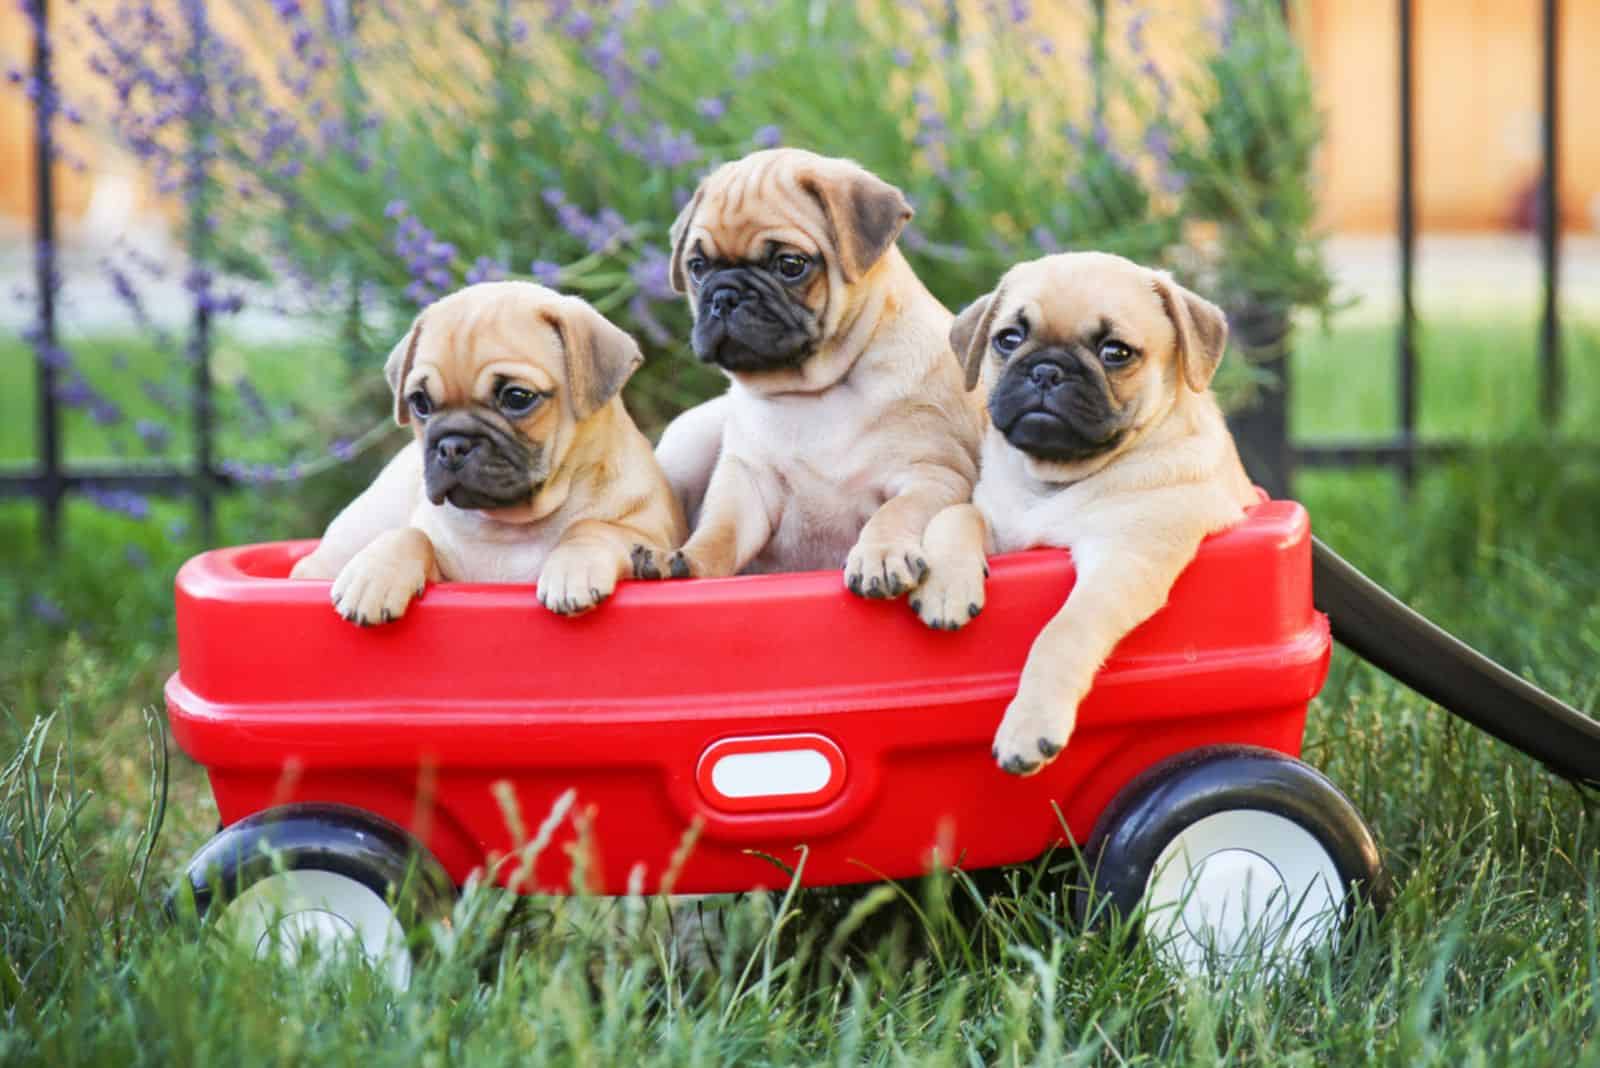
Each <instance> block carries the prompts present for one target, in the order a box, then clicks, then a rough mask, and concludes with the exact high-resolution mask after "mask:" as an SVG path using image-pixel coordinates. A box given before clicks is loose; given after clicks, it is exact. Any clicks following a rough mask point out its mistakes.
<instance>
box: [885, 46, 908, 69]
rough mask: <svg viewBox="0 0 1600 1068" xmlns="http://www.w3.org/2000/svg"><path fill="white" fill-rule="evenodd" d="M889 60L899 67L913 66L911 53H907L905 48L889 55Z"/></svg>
mask: <svg viewBox="0 0 1600 1068" xmlns="http://www.w3.org/2000/svg"><path fill="white" fill-rule="evenodd" d="M889 58H890V60H892V61H893V62H894V65H895V66H897V67H909V66H911V53H910V52H907V51H906V50H905V49H904V48H896V49H895V50H894V51H893V52H891V53H889Z"/></svg>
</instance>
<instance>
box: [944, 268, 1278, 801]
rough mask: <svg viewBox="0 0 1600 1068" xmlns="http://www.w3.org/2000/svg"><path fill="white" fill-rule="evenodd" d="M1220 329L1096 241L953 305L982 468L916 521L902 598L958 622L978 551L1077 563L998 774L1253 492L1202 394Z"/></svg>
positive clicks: (980, 566)
mask: <svg viewBox="0 0 1600 1068" xmlns="http://www.w3.org/2000/svg"><path fill="white" fill-rule="evenodd" d="M1227 337H1228V324H1227V320H1226V319H1224V317H1223V314H1222V312H1221V311H1220V310H1219V309H1218V308H1217V307H1216V306H1215V305H1213V304H1211V303H1210V302H1209V301H1206V300H1203V299H1201V298H1200V297H1198V296H1196V295H1195V294H1193V293H1191V292H1189V291H1188V290H1187V289H1185V288H1183V287H1182V286H1180V285H1178V284H1177V283H1175V282H1173V281H1172V279H1171V278H1170V277H1168V276H1167V275H1166V274H1165V273H1162V272H1158V271H1152V270H1149V269H1147V268H1144V267H1140V266H1139V265H1137V264H1135V263H1132V262H1130V261H1128V260H1125V259H1123V258H1122V257H1120V256H1111V255H1106V254H1104V253H1096V252H1084V253H1072V254H1066V255H1057V256H1046V257H1045V258H1043V259H1040V260H1034V261H1032V262H1030V263H1022V264H1018V265H1017V266H1015V267H1013V268H1011V270H1009V271H1008V272H1006V274H1005V277H1003V278H1001V280H1000V284H999V285H998V286H997V287H996V288H995V290H994V292H992V293H990V294H989V295H987V296H985V297H982V298H980V299H979V300H977V301H976V302H975V303H973V304H972V305H971V306H970V307H968V308H967V309H966V310H964V311H963V312H962V313H961V315H960V316H959V317H958V318H957V319H956V321H955V325H954V327H953V328H952V329H951V332H950V342H951V345H952V346H953V347H954V348H955V350H956V352H957V353H958V354H960V356H961V359H962V363H963V365H964V366H965V368H966V373H967V384H968V386H969V388H970V387H971V386H975V385H977V383H978V382H979V381H982V382H984V383H985V385H986V386H987V387H988V390H987V391H988V397H989V401H988V409H989V417H990V424H989V429H988V431H987V434H986V436H985V438H984V441H983V474H982V477H981V478H980V479H979V481H978V485H977V488H976V490H975V491H974V494H973V499H972V502H971V503H970V504H963V505H957V506H954V507H951V508H949V509H946V510H945V511H943V512H941V513H940V514H939V515H938V516H937V517H935V519H934V520H933V522H932V523H931V524H930V525H929V527H928V532H927V537H926V539H925V542H924V549H925V557H926V559H927V562H928V566H929V572H928V576H927V578H926V579H925V580H924V582H923V585H922V588H921V589H919V590H918V591H917V593H916V594H915V595H913V601H912V606H913V608H915V609H916V611H917V613H918V615H919V616H921V618H922V620H923V622H924V623H926V624H928V625H929V626H931V627H938V628H943V629H951V630H953V629H955V628H957V627H960V626H962V625H964V624H965V623H966V622H967V621H968V620H969V619H971V618H972V617H973V616H975V615H977V614H978V611H979V610H980V609H981V608H982V607H983V594H984V589H983V583H984V578H985V577H986V575H987V573H988V571H987V567H986V565H985V563H984V559H985V554H986V553H987V552H1010V551H1012V550H1017V549H1029V548H1033V547H1036V546H1044V545H1050V546H1058V547H1061V548H1066V549H1071V550H1072V559H1073V563H1074V565H1075V566H1076V568H1077V581H1076V584H1075V585H1074V586H1073V588H1072V592H1071V594H1070V595H1069V596H1068V597H1067V601H1066V604H1064V605H1063V606H1062V608H1061V611H1060V612H1059V613H1058V614H1057V615H1056V616H1055V618H1054V619H1052V620H1051V621H1050V623H1049V624H1048V625H1046V627H1045V628H1044V630H1043V631H1042V632H1040V634H1039V636H1038V637H1037V638H1036V639H1035V640H1034V643H1033V647H1032V649H1031V650H1030V651H1029V653H1028V659H1027V663H1026V665H1025V666H1024V668H1023V670H1022V678H1021V682H1020V684H1019V686H1018V688H1017V695H1016V697H1015V698H1014V699H1013V700H1012V702H1011V705H1010V707H1009V708H1008V709H1007V710H1006V714H1005V717H1004V719H1002V721H1001V723H1000V728H999V730H998V732H997V733H996V735H995V740H994V757H995V760H996V761H997V762H998V763H999V765H1000V766H1001V767H1002V768H1004V769H1005V770H1006V771H1009V772H1012V773H1013V774H1019V775H1026V774H1030V773H1032V772H1034V771H1037V770H1038V769H1039V768H1040V767H1042V766H1043V765H1044V764H1045V763H1048V762H1049V761H1050V760H1051V759H1052V758H1053V757H1055V755H1056V754H1057V753H1059V752H1060V751H1061V749H1062V747H1063V746H1064V745H1066V743H1067V739H1068V737H1070V736H1071V734H1072V728H1073V724H1074V722H1075V720H1076V718H1077V709H1078V704H1079V702H1080V701H1082V700H1083V697H1084V695H1085V694H1086V693H1087V692H1088V690H1089V686H1090V684H1091V683H1092V682H1093V681H1094V677H1095V674H1096V673H1097V672H1098V671H1099V670H1100V666H1101V664H1103V663H1104V662H1105V659H1106V657H1107V656H1109V655H1110V654H1111V651H1112V649H1113V648H1115V646H1116V644H1117V643H1118V642H1119V641H1121V640H1122V638H1123V636H1124V635H1126V634H1127V633H1128V632H1129V631H1131V630H1133V628H1134V627H1136V626H1138V625H1139V624H1140V623H1142V622H1143V621H1144V620H1145V619H1147V618H1149V617H1150V616H1151V615H1152V614H1154V613H1155V611H1156V610H1157V609H1159V608H1160V607H1161V606H1162V605H1163V604H1165V603H1166V600H1167V594H1168V592H1169V591H1170V590H1171V588H1172V584H1173V582H1174V581H1175V580H1176V579H1177V577H1178V575H1179V573H1180V572H1182V571H1183V569H1184V567H1185V566H1187V565H1188V563H1189V561H1190V560H1192V559H1193V558H1194V555H1195V551H1196V550H1197V549H1198V548H1199V546H1200V542H1201V540H1202V539H1203V538H1205V537H1206V535H1208V534H1211V533H1214V532H1216V531H1219V530H1222V529H1224V528H1226V527H1228V526H1231V525H1232V524H1234V523H1237V522H1239V521H1240V520H1241V519H1242V518H1243V517H1244V510H1245V508H1247V507H1248V506H1250V505H1251V504H1253V503H1255V501H1256V493H1255V489H1254V488H1253V486H1252V485H1251V482H1250V479H1249V478H1248V477H1247V476H1246V474H1245V471H1244V467H1243V466H1242V465H1241V464H1240V462H1239V454H1238V451H1237V450H1236V449H1235V447H1234V443H1233V438H1232V437H1231V436H1230V435H1229V433H1228V429H1227V426H1226V425H1225V424H1224V422H1223V419H1222V413H1221V411H1220V410H1219V409H1218V407H1217V403H1216V400H1215V399H1214V398H1213V397H1212V395H1211V392H1210V383H1211V378H1212V375H1213V374H1214V373H1215V372H1216V369H1217V364H1218V362H1219V361H1220V360H1221V359H1222V353H1223V349H1224V348H1225V347H1226V344H1227Z"/></svg>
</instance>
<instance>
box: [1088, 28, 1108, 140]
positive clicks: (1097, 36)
mask: <svg viewBox="0 0 1600 1068" xmlns="http://www.w3.org/2000/svg"><path fill="white" fill-rule="evenodd" d="M1090 3H1091V6H1092V7H1093V8H1094V29H1093V31H1092V32H1091V34H1090V37H1089V64H1090V67H1091V70H1092V73H1093V78H1094V113H1093V115H1094V124H1095V127H1096V128H1097V129H1098V128H1099V127H1100V125H1101V124H1102V123H1104V122H1105V119H1106V0H1090Z"/></svg>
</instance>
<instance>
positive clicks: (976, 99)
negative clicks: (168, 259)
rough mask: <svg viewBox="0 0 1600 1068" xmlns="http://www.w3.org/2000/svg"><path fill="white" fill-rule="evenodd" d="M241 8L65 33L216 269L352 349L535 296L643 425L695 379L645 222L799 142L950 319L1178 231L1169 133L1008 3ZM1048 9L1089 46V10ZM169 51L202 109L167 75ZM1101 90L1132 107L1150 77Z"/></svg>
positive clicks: (100, 24)
mask: <svg viewBox="0 0 1600 1068" xmlns="http://www.w3.org/2000/svg"><path fill="white" fill-rule="evenodd" d="M241 10H242V11H245V12H246V13H247V14H248V13H251V12H256V14H255V17H253V18H250V19H249V21H248V22H246V23H243V24H241V26H242V28H241V29H238V30H234V29H231V28H230V23H229V22H228V21H227V20H226V19H224V18H222V17H221V16H220V15H218V16H217V17H215V18H213V19H212V21H211V23H210V24H209V25H207V26H206V27H204V29H203V31H201V32H200V34H199V36H197V29H196V25H195V20H194V19H193V18H192V17H191V18H190V19H189V20H188V21H187V22H185V21H184V20H182V19H181V18H178V19H175V18H174V17H173V15H172V14H171V13H168V12H166V11H165V9H163V10H162V11H158V10H156V8H155V6H154V5H152V4H151V3H150V0H117V3H115V4H114V5H112V7H111V9H110V10H109V12H108V13H106V14H102V15H98V16H96V15H91V16H90V19H89V25H90V29H91V31H92V33H93V36H94V37H95V39H96V40H97V41H99V43H100V50H99V53H100V54H99V56H98V58H97V63H98V69H99V70H100V71H101V73H102V74H103V76H104V77H105V78H106V79H107V80H108V81H109V82H110V83H111V85H112V86H113V87H114V89H115V90H116V92H115V97H116V101H117V105H116V110H115V114H114V119H115V127H116V129H117V130H118V131H120V132H121V134H122V136H123V139H124V140H125V141H127V143H129V144H130V146H132V147H133V148H134V149H135V150H136V151H137V152H138V153H139V154H140V155H141V158H143V159H144V160H145V161H146V163H147V164H148V165H149V166H150V167H151V169H152V173H154V174H156V175H157V176H158V178H159V179H160V180H161V181H163V182H164V183H165V184H166V185H168V186H169V187H171V188H173V189H174V190H176V191H180V192H181V191H183V190H184V189H186V188H187V187H186V186H185V183H184V178H183V176H184V175H185V174H187V173H190V172H191V171H192V170H193V168H194V167H195V165H196V162H197V161H196V157H195V152H196V148H195V146H194V145H193V144H192V143H191V141H190V139H189V137H188V132H189V131H190V130H191V129H192V128H193V127H194V126H195V125H196V124H197V123H203V125H204V128H205V130H206V134H207V136H206V139H205V141H204V144H203V145H201V146H200V149H199V151H201V152H203V153H204V159H203V160H200V161H199V162H200V164H201V165H203V166H204V167H205V168H206V170H207V172H208V174H209V175H210V176H211V178H212V180H213V182H214V184H215V188H214V191H213V194H212V200H211V207H210V210H211V213H212V218H213V221H214V223H215V231H214V234H213V237H212V240H213V241H214V242H215V244H216V250H217V255H218V257H219V261H220V263H221V265H222V266H223V267H224V268H225V270H226V271H227V272H228V273H231V274H234V275H240V276H246V277H254V278H275V279H280V280H281V279H283V278H285V277H287V278H290V279H294V280H296V281H297V282H299V283H301V285H300V289H301V291H302V292H303V293H304V294H305V295H306V296H307V298H308V300H309V302H310V303H311V304H312V305H314V306H315V307H317V308H319V309H320V311H321V312H322V313H323V314H325V315H329V316H341V317H346V318H351V319H352V320H353V321H354V322H355V323H356V324H357V328H355V329H353V330H352V331H351V336H352V337H353V338H355V339H356V346H357V347H358V348H362V349H364V350H371V349H375V348H378V347H380V346H381V345H382V343H383V341H384V340H386V338H387V337H388V335H389V334H390V333H392V331H393V329H394V328H395V321H396V320H397V319H399V318H401V317H403V316H405V315H407V314H409V313H410V312H411V311H412V310H414V308H415V307H416V306H417V305H419V304H422V303H426V302H427V301H428V300H431V299H432V298H433V297H435V296H437V295H438V294H439V293H441V292H443V291H445V290H447V289H450V288H452V287H454V286H456V285H460V284H462V283H465V282H471V281H478V280H483V279H487V278H499V277H533V278H535V279H537V280H540V281H543V282H546V283H548V284H551V285H559V286H560V287H562V288H563V289H566V290H569V291H573V292H577V293H580V294H582V295H584V296H586V297H588V298H589V299H590V300H591V301H593V302H594V303H595V304H596V306H597V307H599V308H600V309H601V310H602V311H604V312H606V313H607V314H610V315H612V316H614V317H616V318H618V319H619V320H620V321H621V322H622V323H623V324H624V325H625V326H626V327H627V328H629V329H630V330H632V331H633V332H634V333H636V334H637V335H638V336H640V338H641V340H642V341H643V342H644V343H645V344H646V346H647V348H648V349H651V350H652V352H651V355H652V356H653V357H655V359H653V360H652V361H651V362H650V364H649V369H648V370H647V371H646V373H644V374H643V375H641V376H640V379H639V381H638V382H637V383H636V387H635V390H634V400H635V402H636V406H638V407H640V408H641V409H642V411H641V414H642V416H643V418H644V419H645V420H646V421H647V422H659V421H660V420H661V419H663V418H665V417H666V416H668V415H670V414H671V413H672V412H673V411H675V410H676V409H677V408H679V407H681V406H683V405H684V404H687V403H689V402H691V401H693V400H695V399H698V397H700V396H702V395H703V394H704V393H705V392H706V391H707V390H708V389H712V388H715V385H716V381H717V380H716V379H715V378H714V377H713V376H712V375H710V374H707V373H706V372H705V371H704V370H702V369H700V368H698V367H696V366H695V365H694V363H693V361H692V359H690V358H688V357H687V356H686V354H685V352H684V349H683V346H682V345H681V342H680V341H679V339H681V338H682V337H683V336H684V335H685V333H686V325H687V323H686V317H685V312H684V309H683V307H682V302H681V300H680V299H679V298H678V297H677V296H676V295H675V294H673V293H672V292H671V290H670V287H669V286H668V285H667V279H666V273H667V272H666V252H667V250H666V228H667V224H668V223H669V222H670V221H671V219H672V218H673V217H674V216H675V215H676V213H677V211H678V209H679V208H680V207H681V206H682V205H683V203H684V202H685V201H686V200H687V198H688V196H689V194H690V192H691V191H692V189H693V186H694V183H695V181H696V179H697V178H698V176H699V175H700V174H701V173H703V172H704V171H705V170H707V169H708V168H709V167H711V166H712V165H714V164H715V163H716V162H718V161H721V160H724V159H729V158H733V157H736V156H738V155H741V154H743V153H745V152H747V151H749V150H751V149H753V148H759V147H764V146H770V145H776V144H780V143H781V144H793V145H803V146H805V147H809V148H812V149H815V150H817V151H821V152H824V153H829V154H837V155H846V156H851V157H854V158H856V159H858V160H860V161H861V162H862V163H864V164H865V165H867V166H868V167H870V168H873V169H876V170H879V171H881V172H882V173H884V174H886V175H889V176H891V177H892V178H893V179H894V180H895V181H896V182H898V183H899V184H900V185H901V186H902V187H903V188H905V190H906V191H907V193H908V195H909V196H910V198H911V200H912V202H913V203H914V204H915V205H916V207H917V210H918V217H917V219H916V220H915V221H914V224H913V226H912V227H911V228H910V229H909V230H908V232H907V234H906V237H905V241H904V244H905V248H906V250H907V252H908V254H909V255H910V256H911V258H912V259H913V261H914V263H915V265H916V267H917V268H918V270H919V272H920V273H921V274H922V275H923V277H924V278H926V279H927V280H928V282H929V285H930V287H931V288H933V290H934V291H935V292H936V293H937V294H938V295H939V296H941V297H942V298H943V299H945V300H946V301H947V302H949V303H951V304H953V305H959V304H962V303H964V302H965V301H967V300H969V299H971V298H972V297H973V296H974V295H976V294H977V293H980V292H982V291H984V290H985V289H986V288H987V287H988V286H989V285H990V284H992V282H993V280H994V278H995V277H997V276H998V275H999V273H1000V272H1001V271H1002V270H1003V269H1004V267H1005V266H1006V265H1007V264H1009V263H1010V262H1012V261H1014V260H1016V259H1019V258H1023V257H1027V256H1030V255H1037V254H1040V253H1043V252H1046V251H1051V250H1053V249H1056V248H1061V247H1090V246H1093V247H1101V248H1112V249H1115V250H1118V251H1123V252H1126V253H1127V254H1129V255H1131V256H1135V257H1138V258H1140V259H1143V260H1146V261H1157V262H1159V261H1162V260H1163V259H1164V258H1165V256H1166V253H1167V250H1168V248H1169V247H1170V246H1171V245H1172V244H1173V243H1174V242H1175V240H1176V239H1177V234H1178V229H1177V221H1178V216H1177V213H1176V211H1175V208H1176V201H1175V198H1174V197H1173V195H1172V188H1171V181H1172V169H1171V161H1170V159H1169V154H1168V152H1167V149H1166V145H1167V143H1168V140H1169V139H1167V138H1166V137H1165V136H1151V135H1150V134H1149V130H1150V129H1151V128H1153V127H1151V126H1150V125H1149V124H1148V123H1144V122H1143V121H1142V120H1141V122H1140V123H1137V124H1135V125H1138V126H1140V128H1137V129H1134V128H1125V127H1128V126H1129V124H1128V123H1110V124H1108V123H1107V122H1106V121H1105V118H1104V116H1103V115H1102V114H1099V113H1097V112H1096V111H1095V107H1094V102H1095V100H1096V97H1095V96H1094V94H1093V93H1092V92H1091V91H1090V84H1091V79H1090V75H1089V70H1088V66H1089V62H1088V60H1089V57H1088V56H1087V55H1086V54H1085V53H1083V52H1080V51H1079V50H1076V49H1069V48H1058V47H1057V46H1056V41H1057V39H1058V36H1052V35H1051V34H1047V33H1046V31H1045V29H1044V28H1043V27H1042V26H1040V25H1038V24H1037V23H1035V21H1034V20H1033V18H1032V15H1031V13H1030V12H1029V10H1028V8H1027V5H1025V4H1020V3H1010V4H1007V5H1004V6H1001V5H998V4H988V5H985V6H984V7H982V8H981V9H980V10H978V11H977V12H969V13H966V14H962V13H961V12H960V11H958V10H956V9H954V8H952V7H950V6H949V5H947V4H946V3H944V2H943V0H915V2H912V3H899V2H891V0H869V2H866V3H857V2H854V0H850V2H845V0H833V2H811V0H768V2H766V3H757V2H752V3H748V4H743V5H739V4H736V5H731V6H730V5H723V4H713V3H710V2H709V0H683V2H662V0H652V2H649V3H644V2H640V0H543V2H541V3H537V4H517V5H513V4H510V3H506V2H497V0H477V2H474V0H383V2H377V0H373V2H368V3H357V2H336V0H331V2H329V3H327V4H325V5H322V6H321V8H320V15H314V14H313V9H312V8H310V7H309V6H306V5H302V4H301V3H300V2H299V0H273V3H272V6H271V16H270V18H263V17H261V15H260V13H259V12H257V10H256V8H255V7H254V6H253V5H252V6H249V7H247V8H242V9H241ZM180 14H181V12H180ZM1076 14H1077V17H1078V20H1079V23H1080V24H1081V29H1082V39H1084V40H1087V39H1088V26H1089V25H1090V20H1091V19H1092V17H1093V8H1092V6H1091V5H1089V4H1087V3H1085V4H1084V5H1083V6H1082V9H1081V10H1080V11H1078V12H1077V13H1076ZM194 57H200V58H202V59H203V60H204V62H205V64H206V67H207V78H206V80H205V88H206V93H205V94H197V93H196V91H195V88H194V85H193V82H194V79H193V77H190V78H188V79H187V80H186V79H185V78H184V77H183V76H182V72H183V71H184V70H185V69H186V68H185V62H186V61H188V60H192V59H193V58H194ZM1101 58H1102V59H1103V57H1101ZM1136 58H1137V59H1139V60H1141V61H1144V62H1147V60H1144V59H1143V57H1136ZM1099 73H1100V75H1101V77H1107V76H1108V74H1107V72H1106V71H1105V70H1104V69H1100V70H1099ZM1125 73H1126V74H1129V75H1132V74H1134V73H1136V72H1135V71H1134V70H1133V69H1132V68H1131V67H1130V70H1129V71H1127V72H1125ZM1118 84H1119V85H1121V86H1122V89H1120V90H1119V92H1120V93H1121V94H1122V96H1123V97H1126V98H1128V99H1133V98H1134V97H1135V96H1139V95H1141V94H1142V95H1149V94H1150V92H1151V85H1152V84H1153V83H1152V82H1151V81H1150V80H1149V79H1147V78H1145V79H1141V78H1135V77H1125V78H1122V79H1120V81H1119V82H1118ZM1041 86H1048V87H1049V89H1048V91H1041V88H1040V87H1041ZM1161 89H1162V91H1163V92H1168V91H1169V90H1168V89H1167V87H1166V85H1165V83H1164V82H1163V83H1161ZM1136 110H1140V112H1141V113H1145V114H1147V113H1150V112H1151V111H1153V110H1156V109H1153V108H1151V107H1149V106H1144V105H1141V108H1140V109H1136ZM1157 121H1159V122H1160V123H1162V124H1164V123H1165V121H1166V120H1165V119H1160V120H1157ZM358 294H359V299H358V296H357V295H358ZM353 309H356V310H358V312H359V314H357V315H354V316H352V310H353ZM363 365H365V361H363Z"/></svg>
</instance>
